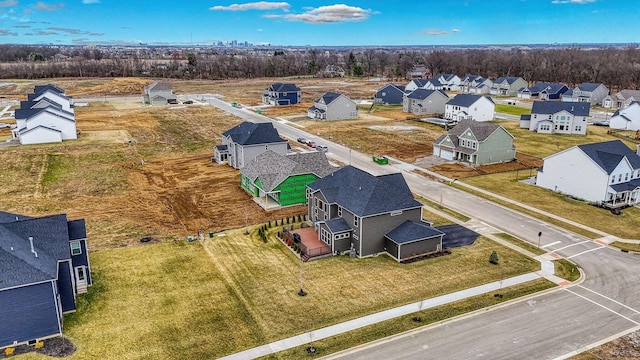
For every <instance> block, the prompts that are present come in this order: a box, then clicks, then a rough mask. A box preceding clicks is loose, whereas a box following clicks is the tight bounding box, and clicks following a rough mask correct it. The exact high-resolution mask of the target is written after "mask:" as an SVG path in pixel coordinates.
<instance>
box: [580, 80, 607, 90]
mask: <svg viewBox="0 0 640 360" xmlns="http://www.w3.org/2000/svg"><path fill="white" fill-rule="evenodd" d="M600 85H602V84H601V83H588V82H585V83H582V84H580V85H578V89H580V90H582V91H593V90H595V89H597V88H598V86H600Z"/></svg>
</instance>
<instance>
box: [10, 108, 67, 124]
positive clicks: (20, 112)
mask: <svg viewBox="0 0 640 360" xmlns="http://www.w3.org/2000/svg"><path fill="white" fill-rule="evenodd" d="M42 112H46V113H49V114H51V115H53V116H56V117H59V118H60V119H65V120H69V121H75V120H74V118H75V115H74V114H73V113H71V112H68V111H65V110H62V109H58V108H56V107H54V106H47V107H44V108H33V109H16V111H15V113H14V117H15V118H16V119H19V120H22V119H30V118H32V117H34V116H36V115H38V114H40V113H42ZM56 112H59V113H60V114H57V113H56ZM64 115H66V116H64Z"/></svg>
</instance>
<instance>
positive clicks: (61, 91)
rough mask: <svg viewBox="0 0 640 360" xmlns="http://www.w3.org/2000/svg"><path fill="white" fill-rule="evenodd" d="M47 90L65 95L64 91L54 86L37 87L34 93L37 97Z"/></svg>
mask: <svg viewBox="0 0 640 360" xmlns="http://www.w3.org/2000/svg"><path fill="white" fill-rule="evenodd" d="M47 90H50V91H52V92H55V93H58V94H60V95H64V90H62V88H59V87H57V86H56V85H54V84H47V85H36V86H34V87H33V93H34V94H36V95H40V94H42V93H43V92H45V91H47Z"/></svg>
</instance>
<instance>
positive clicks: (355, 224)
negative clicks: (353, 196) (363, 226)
mask: <svg viewBox="0 0 640 360" xmlns="http://www.w3.org/2000/svg"><path fill="white" fill-rule="evenodd" d="M353 226H355V227H358V217H357V216H354V217H353Z"/></svg>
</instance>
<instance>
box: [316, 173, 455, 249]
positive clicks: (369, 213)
mask: <svg viewBox="0 0 640 360" xmlns="http://www.w3.org/2000/svg"><path fill="white" fill-rule="evenodd" d="M307 197H308V215H309V219H311V221H312V222H313V224H314V228H315V230H316V231H317V233H318V235H319V239H320V240H321V241H322V242H324V243H325V244H327V245H328V246H330V247H331V250H332V252H334V253H342V252H347V251H352V252H353V253H355V255H357V256H358V257H367V256H372V255H377V254H380V253H386V254H388V255H389V256H391V257H392V258H394V259H396V261H399V262H401V261H403V260H406V259H409V258H412V257H415V256H419V255H424V254H428V253H434V252H438V251H441V250H442V237H443V236H444V233H442V232H441V231H439V230H437V229H434V228H433V227H431V224H430V223H428V222H426V221H424V220H423V219H422V204H421V203H419V202H418V201H416V200H415V199H414V198H413V195H412V194H411V190H410V189H409V187H408V186H407V183H406V181H405V180H404V178H403V177H402V174H400V173H395V174H388V175H380V176H373V175H371V174H369V173H367V172H365V171H362V170H360V169H358V168H355V167H353V166H350V165H349V166H345V167H343V168H341V169H339V170H336V171H335V172H333V173H331V174H330V175H327V176H325V177H323V178H322V179H319V180H317V181H315V182H313V183H311V184H309V185H308V186H307Z"/></svg>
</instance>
